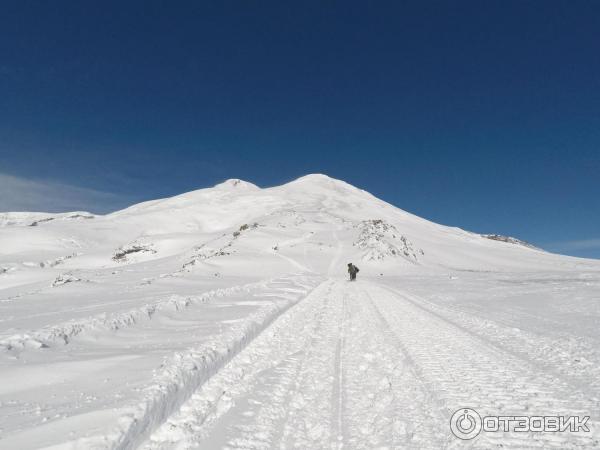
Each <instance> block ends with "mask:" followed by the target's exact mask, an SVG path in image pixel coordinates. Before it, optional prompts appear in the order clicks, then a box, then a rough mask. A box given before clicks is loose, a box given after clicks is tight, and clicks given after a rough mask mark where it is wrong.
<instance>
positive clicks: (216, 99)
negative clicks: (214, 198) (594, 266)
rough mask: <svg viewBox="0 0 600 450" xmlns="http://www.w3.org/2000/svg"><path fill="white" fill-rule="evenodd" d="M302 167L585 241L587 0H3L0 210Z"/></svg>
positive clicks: (83, 204)
mask: <svg viewBox="0 0 600 450" xmlns="http://www.w3.org/2000/svg"><path fill="white" fill-rule="evenodd" d="M312 172H321V173H326V174H328V175H330V176H333V177H336V178H340V179H343V180H346V181H348V182H350V183H352V184H355V185H357V186H359V187H361V188H363V189H366V190H369V191H370V192H372V193H373V194H375V195H377V196H379V197H381V198H383V199H385V200H387V201H389V202H391V203H393V204H395V205H397V206H399V207H401V208H403V209H406V210H408V211H411V212H413V213H415V214H418V215H421V216H423V217H426V218H428V219H431V220H434V221H436V222H440V223H443V224H448V225H456V226H460V227H462V228H466V229H469V230H472V231H477V232H486V233H493V232H497V233H501V234H508V235H514V236H517V237H519V238H522V239H525V240H528V241H530V242H533V243H535V244H537V245H540V246H543V247H545V248H549V249H551V250H557V251H560V252H563V253H568V254H574V255H580V256H591V257H600V227H599V224H600V201H599V194H600V175H599V174H600V2H597V1H592V0H590V1H577V0H575V1H551V0H544V1H526V0H519V1H507V0H501V1H450V0H448V1H431V2H427V1H415V2H404V1H393V2H360V3H359V2H351V1H339V2H336V1H315V2H310V1H302V2H285V1H276V2H275V1H274V2H268V1H264V2H248V1H239V2H231V1H215V2H208V1H194V2H183V1H181V2H154V1H143V2H109V1H102V2H91V1H71V2H66V1H65V2H47V1H36V2H33V1H14V2H4V3H3V5H2V13H1V14H0V210H2V209H4V210H6V209H46V210H56V209H73V208H75V209H87V210H91V211H94V212H105V211H109V210H113V209H117V208H120V207H123V206H125V205H127V204H129V203H132V202H136V201H139V200H146V199H151V198H156V197H163V196H170V195H173V194H177V193H180V192H183V191H188V190H192V189H197V188H200V187H206V186H211V185H213V184H215V183H216V182H218V181H221V180H223V179H226V178H234V177H235V178H243V179H246V180H248V181H252V182H254V183H256V184H258V185H261V186H268V185H275V184H280V183H283V182H286V181H288V180H290V179H293V178H295V177H298V176H301V175H303V174H306V173H312Z"/></svg>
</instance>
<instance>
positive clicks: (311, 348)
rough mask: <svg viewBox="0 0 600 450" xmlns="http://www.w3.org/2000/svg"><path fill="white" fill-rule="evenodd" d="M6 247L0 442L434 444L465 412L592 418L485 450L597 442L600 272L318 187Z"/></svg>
mask: <svg viewBox="0 0 600 450" xmlns="http://www.w3.org/2000/svg"><path fill="white" fill-rule="evenodd" d="M490 236H493V238H491V237H490ZM0 248H1V249H2V251H1V252H0V448H7V449H14V448H19V449H21V448H22V449H27V448H43V447H53V446H58V447H56V448H135V447H140V446H141V447H147V448H171V447H178V448H197V447H198V448H222V447H236V448H273V447H283V448H291V447H295V448H298V447H299V448H323V447H327V448H330V447H336V448H338V447H339V448H341V447H345V448H375V447H388V448H405V447H410V448H445V447H453V446H458V445H463V446H464V445H465V442H463V441H461V440H458V439H456V438H455V437H453V436H452V434H451V433H450V430H449V428H448V425H447V424H448V422H449V419H450V416H451V414H452V412H453V411H454V410H456V409H458V408H461V407H465V406H471V407H478V408H479V410H480V412H481V413H482V414H483V413H485V414H492V413H497V414H508V413H511V414H514V415H517V414H523V413H524V412H531V413H532V414H534V413H536V414H557V413H558V412H559V411H560V412H564V413H565V414H566V413H570V414H572V415H573V414H584V413H585V414H586V415H590V416H591V418H592V419H591V421H590V422H589V423H590V424H592V425H593V426H592V431H590V433H584V434H580V433H579V434H578V433H560V434H559V433H554V434H548V433H543V434H535V433H531V434H527V435H524V434H519V433H515V432H511V433H493V434H486V435H482V436H480V437H478V438H477V439H476V440H474V441H471V442H470V443H471V444H472V445H475V446H479V447H487V448H489V447H491V446H495V445H499V444H503V445H505V446H509V447H513V448H523V447H527V446H529V447H540V448H543V447H551V446H556V447H557V448H585V447H589V446H594V445H597V444H598V434H597V432H596V430H597V429H598V428H597V425H596V421H597V420H598V417H600V414H599V413H600V407H599V402H600V400H599V399H600V385H599V384H598V381H597V380H600V355H599V354H598V350H597V348H598V343H599V342H600V332H598V331H597V323H598V319H599V316H600V306H599V305H600V302H599V301H598V300H599V297H598V292H599V290H598V288H599V287H600V262H599V261H595V260H585V259H579V258H571V257H566V256H560V255H554V254H551V253H547V252H544V251H542V250H539V249H536V248H533V247H531V246H529V245H527V244H526V243H522V242H521V241H519V240H517V239H513V238H504V237H501V236H497V235H489V236H482V235H478V234H475V233H470V232H468V231H464V230H461V229H458V228H453V227H446V226H443V225H438V224H435V223H432V222H429V221H427V220H424V219H421V218H419V217H416V216H414V215H412V214H410V213H407V212H405V211H402V210H400V209H398V208H396V207H394V206H392V205H390V204H388V203H386V202H383V201H381V200H379V199H377V198H375V197H373V196H372V195H371V194H369V193H367V192H365V191H362V190H360V189H357V188H355V187H353V186H351V185H349V184H347V183H345V182H343V181H340V180H335V179H332V178H329V177H327V176H325V175H308V176H305V177H302V178H300V179H298V180H295V181H293V182H291V183H288V184H285V185H282V186H277V187H272V188H265V189H261V188H259V187H257V186H255V185H253V184H251V183H247V182H244V181H241V180H228V181H226V182H224V183H221V184H219V185H217V186H215V187H213V188H210V189H201V190H197V191H193V192H189V193H185V194H182V195H179V196H176V197H172V198H167V199H161V200H154V201H150V202H145V203H141V204H138V205H134V206H131V207H129V208H127V209H124V210H122V211H118V212H115V213H112V214H108V215H105V216H94V215H91V214H89V213H64V214H46V213H2V214H0ZM351 261H352V262H354V263H355V264H357V265H358V266H359V267H360V269H361V271H360V273H359V281H358V282H357V283H356V284H353V285H348V284H347V283H345V282H342V280H344V279H345V266H346V263H348V262H351ZM316 380H318V382H317V381H316ZM467 444H469V443H467Z"/></svg>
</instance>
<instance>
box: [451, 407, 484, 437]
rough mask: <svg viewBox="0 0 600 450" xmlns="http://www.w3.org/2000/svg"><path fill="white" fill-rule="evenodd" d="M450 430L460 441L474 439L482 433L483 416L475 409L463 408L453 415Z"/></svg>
mask: <svg viewBox="0 0 600 450" xmlns="http://www.w3.org/2000/svg"><path fill="white" fill-rule="evenodd" d="M450 430H452V434H454V436H456V437H457V438H459V439H464V440H469V439H473V438H474V437H476V436H477V435H478V434H479V433H480V432H481V416H479V414H478V413H477V411H475V410H474V409H471V408H461V409H459V410H457V411H456V412H455V413H454V414H452V417H451V418H450Z"/></svg>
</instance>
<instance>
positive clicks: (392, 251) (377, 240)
mask: <svg viewBox="0 0 600 450" xmlns="http://www.w3.org/2000/svg"><path fill="white" fill-rule="evenodd" d="M358 228H359V230H360V231H359V235H358V238H357V240H356V241H355V242H354V243H353V244H352V245H354V246H356V247H358V248H360V249H361V250H366V252H365V253H364V254H363V256H362V259H363V260H366V261H380V260H383V259H385V258H386V257H402V258H404V259H407V260H408V261H411V262H413V263H416V262H417V260H418V256H417V254H419V255H421V256H423V255H424V254H425V253H424V252H423V250H421V249H419V250H415V248H414V246H413V244H412V242H410V241H409V240H408V239H407V238H406V236H403V235H401V234H400V233H399V232H398V229H397V228H396V227H395V226H394V225H392V224H390V223H387V222H385V221H383V220H381V219H372V220H363V221H362V222H360V224H359V225H358Z"/></svg>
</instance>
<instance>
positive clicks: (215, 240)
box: [0, 175, 590, 284]
mask: <svg viewBox="0 0 600 450" xmlns="http://www.w3.org/2000/svg"><path fill="white" fill-rule="evenodd" d="M0 225H1V227H2V228H0V245H1V246H2V249H3V252H2V255H1V257H0V258H1V259H0V265H1V266H2V270H3V272H4V273H5V280H3V281H4V282H5V283H6V282H8V283H14V284H18V283H20V282H21V281H27V279H29V278H30V277H33V278H34V279H36V280H38V279H43V278H52V277H53V276H54V275H55V272H56V274H57V273H58V272H63V271H66V270H78V269H92V268H106V267H115V268H123V267H125V266H127V265H128V264H133V263H138V262H142V261H143V262H146V263H150V262H154V263H157V264H158V263H160V265H161V266H163V267H165V268H168V269H169V270H170V271H177V270H178V269H183V268H184V266H185V267H187V268H189V267H191V266H193V267H194V268H195V269H196V270H199V271H202V270H203V265H204V266H206V265H207V264H208V266H206V267H204V270H210V271H211V272H214V270H215V269H218V270H219V271H221V272H228V273H237V271H240V270H241V272H244V273H245V272H248V271H251V270H255V269H254V267H256V264H257V262H258V261H259V260H260V261H261V262H260V265H261V266H262V270H263V271H264V270H265V268H266V267H269V268H270V269H269V270H275V271H281V272H285V271H288V270H290V269H293V268H302V269H303V270H307V271H314V272H317V273H332V272H336V271H339V270H340V267H342V266H343V265H344V264H343V263H344V262H349V261H353V262H355V263H357V264H358V263H361V264H363V266H365V268H367V270H373V271H378V272H382V271H383V272H385V271H393V272H394V273H401V272H402V271H406V270H414V269H415V268H418V269H419V270H422V269H423V268H428V269H433V268H439V269H443V270H492V269H494V270H510V271H513V270H536V269H543V268H546V269H553V268H559V267H563V266H570V267H579V266H582V265H586V264H590V263H589V262H586V261H584V260H579V259H575V258H567V257H563V256H556V255H552V254H549V253H546V252H543V251H540V250H538V249H533V248H529V247H528V246H527V245H526V244H525V243H522V242H521V241H519V240H516V239H511V238H505V239H499V237H498V236H497V235H478V234H475V233H470V232H467V231H464V230H461V229H458V228H452V227H447V226H443V225H438V224H435V223H432V222H429V221H427V220H424V219H421V218H419V217H416V216H414V215H412V214H410V213H407V212H405V211H403V210H401V209H398V208H396V207H394V206H392V205H390V204H388V203H386V202H383V201H381V200H379V199H377V198H375V197H373V196H372V195H371V194H369V193H367V192H365V191H362V190H360V189H357V188H355V187H353V186H351V185H349V184H347V183H345V182H343V181H340V180H335V179H332V178H329V177H327V176H325V175H308V176H305V177H302V178H299V179H297V180H295V181H292V182H291V183H287V184H285V185H283V186H278V187H273V188H266V189H260V188H258V187H257V186H255V185H253V184H251V183H247V182H244V181H241V180H227V181H225V182H224V183H221V184H218V185H217V186H215V187H213V188H209V189H201V190H197V191H193V192H188V193H185V194H182V195H178V196H176V197H172V198H167V199H161V200H154V201H149V202H144V203H140V204H137V205H134V206H131V207H129V208H127V209H124V210H122V211H118V212H115V213H112V214H109V215H106V216H94V215H91V214H89V213H67V214H54V215H52V214H43V213H4V214H3V215H2V216H1V218H0ZM207 260H210V262H206V263H204V262H203V261H207ZM244 261H247V262H248V263H249V265H248V267H244ZM333 261H336V263H337V264H332V262H333ZM48 268H53V269H54V272H52V273H50V272H48V271H47V270H43V269H48ZM342 269H343V267H342ZM34 272H35V273H34Z"/></svg>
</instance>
